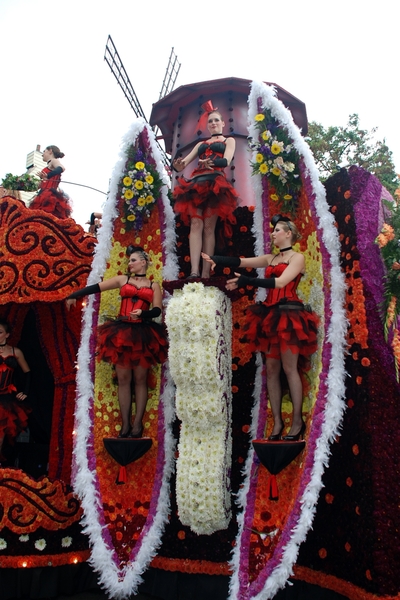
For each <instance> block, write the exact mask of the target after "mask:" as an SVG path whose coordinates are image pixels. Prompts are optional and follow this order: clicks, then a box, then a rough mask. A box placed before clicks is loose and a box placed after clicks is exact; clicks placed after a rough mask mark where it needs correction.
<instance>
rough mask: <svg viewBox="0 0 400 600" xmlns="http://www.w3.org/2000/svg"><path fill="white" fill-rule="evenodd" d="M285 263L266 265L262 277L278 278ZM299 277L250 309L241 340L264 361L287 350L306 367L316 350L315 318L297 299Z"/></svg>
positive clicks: (271, 292) (277, 356)
mask: <svg viewBox="0 0 400 600" xmlns="http://www.w3.org/2000/svg"><path fill="white" fill-rule="evenodd" d="M287 266H288V263H279V264H277V265H269V266H268V267H267V268H266V271H265V276H266V278H269V277H279V276H280V275H282V273H283V272H284V270H285V269H286V268H287ZM301 276H302V274H301V273H299V274H298V275H297V277H296V278H295V279H293V281H290V282H289V283H288V284H287V285H285V287H283V288H272V289H269V290H268V296H267V299H266V301H265V302H262V303H261V302H260V303H258V304H254V305H252V306H249V307H248V308H247V310H246V318H247V323H246V325H245V328H244V331H245V332H246V333H245V337H244V338H243V341H245V342H248V343H249V344H250V348H251V350H252V351H253V352H263V353H264V354H265V356H266V357H267V358H275V359H277V360H279V359H280V358H281V354H282V353H283V352H286V351H287V350H290V351H291V352H293V354H299V363H300V366H301V367H302V368H305V367H306V365H307V362H308V358H309V357H310V356H311V354H313V353H314V352H315V351H316V349H317V328H318V323H319V319H318V316H317V315H316V314H315V313H313V312H311V311H309V310H306V309H305V307H304V304H303V302H302V301H301V300H300V298H299V297H298V296H297V286H298V285H299V282H300V279H301Z"/></svg>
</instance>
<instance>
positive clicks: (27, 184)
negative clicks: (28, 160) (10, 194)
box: [1, 173, 39, 192]
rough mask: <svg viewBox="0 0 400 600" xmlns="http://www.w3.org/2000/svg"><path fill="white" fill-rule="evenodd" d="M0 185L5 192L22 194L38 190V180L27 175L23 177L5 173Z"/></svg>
mask: <svg viewBox="0 0 400 600" xmlns="http://www.w3.org/2000/svg"><path fill="white" fill-rule="evenodd" d="M1 185H2V186H3V187H4V188H5V189H6V190H19V191H23V192H36V191H37V190H38V188H39V180H38V179H36V178H35V177H34V176H33V175H30V174H29V173H24V175H13V174H12V173H7V175H6V176H5V177H4V179H3V181H2V182H1Z"/></svg>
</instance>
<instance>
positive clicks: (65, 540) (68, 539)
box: [61, 535, 72, 548]
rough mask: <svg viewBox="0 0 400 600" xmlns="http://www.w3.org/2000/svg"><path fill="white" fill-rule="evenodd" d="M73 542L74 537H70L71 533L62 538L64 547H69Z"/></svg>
mask: <svg viewBox="0 0 400 600" xmlns="http://www.w3.org/2000/svg"><path fill="white" fill-rule="evenodd" d="M71 544H72V537H70V536H69V535H68V536H66V537H63V538H62V539H61V546H62V547H63V548H69V547H70V545H71Z"/></svg>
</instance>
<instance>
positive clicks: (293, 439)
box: [282, 421, 306, 442]
mask: <svg viewBox="0 0 400 600" xmlns="http://www.w3.org/2000/svg"><path fill="white" fill-rule="evenodd" d="M305 431H306V424H305V423H304V421H302V422H301V427H300V431H299V433H296V434H295V435H284V436H283V438H282V440H283V441H285V442H298V441H299V440H300V438H301V439H302V440H303V439H304V433H305Z"/></svg>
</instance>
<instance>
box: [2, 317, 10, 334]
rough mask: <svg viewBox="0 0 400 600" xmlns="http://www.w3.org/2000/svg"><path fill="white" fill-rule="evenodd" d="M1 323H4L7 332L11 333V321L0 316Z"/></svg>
mask: <svg viewBox="0 0 400 600" xmlns="http://www.w3.org/2000/svg"><path fill="white" fill-rule="evenodd" d="M0 325H3V327H4V329H5V330H6V333H10V323H9V322H8V321H6V320H5V319H2V318H0Z"/></svg>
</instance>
